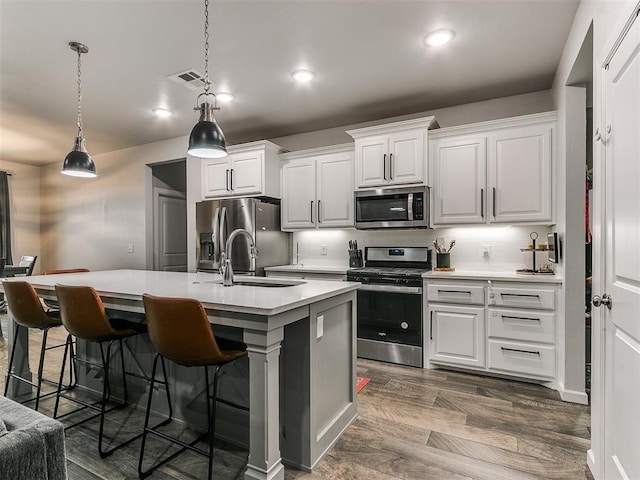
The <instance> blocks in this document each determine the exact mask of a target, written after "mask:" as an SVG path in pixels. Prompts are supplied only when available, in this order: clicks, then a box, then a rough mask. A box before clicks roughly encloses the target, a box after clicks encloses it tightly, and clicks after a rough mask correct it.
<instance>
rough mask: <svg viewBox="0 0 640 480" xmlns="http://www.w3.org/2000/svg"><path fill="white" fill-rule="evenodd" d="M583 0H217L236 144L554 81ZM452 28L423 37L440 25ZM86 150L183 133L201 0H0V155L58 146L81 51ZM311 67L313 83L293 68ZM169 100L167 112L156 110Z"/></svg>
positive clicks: (218, 64) (71, 106)
mask: <svg viewBox="0 0 640 480" xmlns="http://www.w3.org/2000/svg"><path fill="white" fill-rule="evenodd" d="M577 5H578V0H502V1H485V0H443V1H439V0H420V1H418V0H413V1H411V0H211V5H210V22H211V24H210V34H211V39H210V44H211V53H210V65H209V69H210V75H211V79H212V80H214V81H215V82H216V85H215V86H214V89H218V90H227V91H231V92H232V93H234V94H235V95H236V100H235V101H234V102H233V103H231V104H229V105H225V106H223V108H222V110H221V111H220V112H218V113H217V114H216V117H217V119H218V123H219V124H220V126H221V127H222V129H223V130H224V132H225V134H226V136H227V141H228V142H229V143H240V142H245V141H249V140H257V139H261V138H273V137H277V136H283V135H289V134H294V133H300V132H304V131H311V130H317V129H321V128H329V127H333V126H339V125H347V124H352V123H358V122H364V121H370V120H375V119H380V118H385V117H390V116H394V115H401V114H405V113H414V112H420V111H427V110H431V109H435V108H441V107H446V106H451V105H458V104H462V103H468V102H472V101H478V100H485V99H490V98H496V97H503V96H508V95H515V94H520V93H526V92H532V91H538V90H544V89H548V88H550V87H551V82H552V80H553V75H554V72H555V70H556V67H557V65H558V62H559V59H560V54H561V52H562V48H563V46H564V43H565V41H566V38H567V35H568V33H569V29H570V27H571V23H572V20H573V16H574V14H575V11H576V8H577ZM443 27H447V28H452V29H454V30H455V31H456V37H455V39H454V41H453V42H452V43H450V44H449V45H446V46H445V47H441V48H433V47H431V48H429V47H426V46H424V44H423V37H424V36H425V35H426V34H427V33H428V32H430V31H432V30H435V29H438V28H443ZM69 41H78V42H82V43H84V44H86V45H87V46H88V47H89V53H88V54H86V55H84V56H83V57H82V87H83V99H82V112H83V119H84V127H85V137H86V139H87V146H88V150H89V152H90V153H91V154H92V155H96V154H98V153H102V152H107V151H112V150H116V149H120V148H125V147H129V146H133V145H140V144H144V143H149V142H154V141H158V140H162V139H167V138H173V137H178V136H182V135H187V134H188V133H189V132H190V130H191V128H192V127H193V125H194V124H195V122H196V121H197V118H198V115H197V113H196V112H194V111H193V110H192V109H193V106H194V105H195V102H196V97H197V95H198V92H194V91H191V90H189V89H187V88H185V87H183V86H180V85H178V84H176V83H173V82H171V81H170V80H167V77H168V76H169V75H172V74H175V73H178V72H181V71H184V70H187V69H196V70H197V71H199V72H201V73H203V71H204V0H202V1H200V0H196V1H193V0H155V1H153V0H117V1H116V0H64V1H63V0H46V1H45V0H40V1H36V0H0V46H1V47H0V108H1V110H0V112H1V115H0V159H2V160H8V161H14V162H20V163H30V164H36V165H37V164H46V163H52V162H58V161H62V159H63V158H64V156H65V155H66V153H67V152H68V151H69V150H70V149H71V146H72V143H73V139H74V137H75V134H76V127H75V117H76V113H75V110H76V75H77V73H76V54H75V53H74V52H72V51H71V50H70V49H69V47H68V46H67V44H68V42H69ZM301 67H307V68H310V69H311V70H313V71H315V72H316V75H317V76H316V79H315V80H314V81H313V82H312V83H311V84H309V85H303V86H301V85H297V84H295V83H294V82H293V80H292V79H291V77H290V73H291V72H292V71H293V70H295V69H297V68H301ZM158 106H165V107H168V108H170V109H171V110H173V112H174V115H173V117H171V118H169V119H159V118H156V117H155V116H154V115H153V114H152V112H151V110H152V109H153V108H155V107H158Z"/></svg>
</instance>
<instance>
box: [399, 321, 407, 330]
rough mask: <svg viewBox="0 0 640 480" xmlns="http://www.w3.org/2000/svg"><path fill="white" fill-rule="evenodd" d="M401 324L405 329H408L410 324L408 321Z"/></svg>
mask: <svg viewBox="0 0 640 480" xmlns="http://www.w3.org/2000/svg"><path fill="white" fill-rule="evenodd" d="M400 326H401V327H402V329H403V330H406V329H407V328H409V324H408V323H407V322H402V323H401V324H400Z"/></svg>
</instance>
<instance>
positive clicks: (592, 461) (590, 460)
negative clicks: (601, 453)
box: [587, 448, 600, 480]
mask: <svg viewBox="0 0 640 480" xmlns="http://www.w3.org/2000/svg"><path fill="white" fill-rule="evenodd" d="M587 466H588V467H589V470H591V475H593V478H595V480H598V479H599V478H600V476H599V475H598V469H597V468H596V456H595V454H594V453H593V449H592V448H590V449H589V450H587Z"/></svg>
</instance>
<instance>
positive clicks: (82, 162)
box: [62, 137, 96, 178]
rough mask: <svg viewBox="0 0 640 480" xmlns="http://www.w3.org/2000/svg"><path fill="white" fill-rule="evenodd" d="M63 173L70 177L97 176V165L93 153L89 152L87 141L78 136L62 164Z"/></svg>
mask: <svg viewBox="0 0 640 480" xmlns="http://www.w3.org/2000/svg"><path fill="white" fill-rule="evenodd" d="M62 173H64V174H65V175H69V176H70V177H85V178H91V177H95V176H96V165H95V164H94V163H93V159H92V158H91V155H89V153H87V147H86V141H85V139H84V138H82V137H76V141H75V143H74V145H73V150H71V151H70V152H69V153H68V154H67V156H66V157H65V158H64V163H63V164H62Z"/></svg>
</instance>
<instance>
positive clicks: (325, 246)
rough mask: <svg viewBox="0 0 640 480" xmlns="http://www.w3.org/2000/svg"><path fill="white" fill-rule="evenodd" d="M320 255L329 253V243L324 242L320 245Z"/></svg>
mask: <svg viewBox="0 0 640 480" xmlns="http://www.w3.org/2000/svg"><path fill="white" fill-rule="evenodd" d="M320 255H323V256H326V255H327V245H326V244H324V243H323V244H322V245H320Z"/></svg>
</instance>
